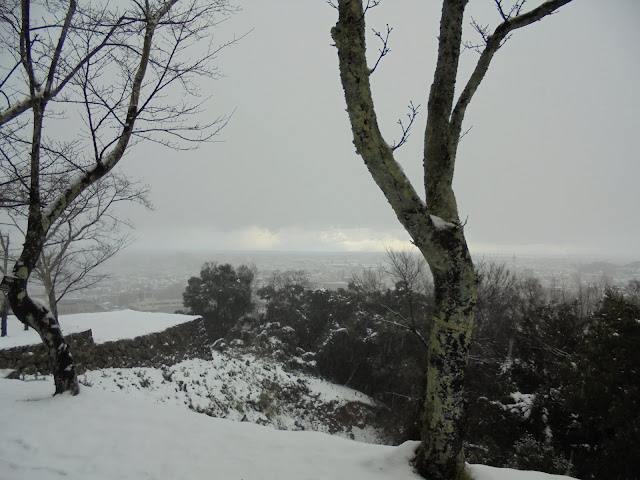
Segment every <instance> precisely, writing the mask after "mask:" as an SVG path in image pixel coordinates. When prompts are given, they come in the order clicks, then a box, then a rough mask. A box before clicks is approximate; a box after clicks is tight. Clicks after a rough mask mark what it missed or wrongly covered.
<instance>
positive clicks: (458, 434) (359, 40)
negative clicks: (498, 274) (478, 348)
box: [331, 0, 571, 480]
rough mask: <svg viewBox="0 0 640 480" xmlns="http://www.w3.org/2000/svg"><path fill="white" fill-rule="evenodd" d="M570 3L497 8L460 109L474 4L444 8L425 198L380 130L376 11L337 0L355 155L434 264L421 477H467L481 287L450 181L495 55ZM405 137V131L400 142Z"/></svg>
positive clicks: (358, 0)
mask: <svg viewBox="0 0 640 480" xmlns="http://www.w3.org/2000/svg"><path fill="white" fill-rule="evenodd" d="M570 1H571V0H547V1H545V2H544V3H542V4H541V5H540V6H538V7H536V8H534V9H532V10H530V11H527V12H523V11H522V5H523V4H524V1H522V0H518V1H517V2H516V5H515V8H512V9H509V8H505V7H504V6H503V3H504V2H503V1H501V0H495V3H496V6H497V8H498V12H499V13H500V16H501V21H502V23H501V24H500V25H499V26H498V27H497V28H496V29H495V30H494V31H493V33H490V32H489V31H488V30H487V29H481V31H480V33H481V35H482V43H481V45H479V46H478V51H479V52H480V56H479V59H478V62H477V64H476V67H475V69H474V70H473V72H472V74H471V76H470V78H469V80H468V81H467V83H466V85H464V86H463V87H462V89H461V90H460V94H459V96H458V98H457V100H456V98H455V86H456V79H457V76H458V61H459V57H460V52H461V49H462V47H463V45H462V29H463V16H464V10H465V7H466V5H467V3H468V0H443V2H442V15H441V20H440V33H439V37H438V58H437V63H436V70H435V75H434V80H433V83H432V85H431V90H430V93H429V99H428V105H427V126H426V132H425V138H424V158H423V161H424V186H425V191H424V198H426V202H425V200H423V197H421V196H420V195H419V194H418V192H417V191H416V189H415V188H414V186H413V185H412V184H411V182H410V181H409V179H408V178H407V176H406V175H405V173H404V172H403V170H402V168H401V167H400V165H399V163H398V162H397V161H396V159H395V158H394V150H395V148H397V146H396V147H394V146H391V145H390V144H389V143H387V142H386V141H385V140H384V138H383V137H382V134H381V132H380V129H379V127H378V120H377V117H376V112H375V110H374V107H373V98H372V93H371V86H370V79H369V77H370V75H371V69H370V68H369V67H368V66H367V60H366V45H365V12H366V9H367V8H369V7H370V6H371V5H370V3H371V2H367V4H366V5H363V0H338V1H337V5H335V3H333V4H334V6H337V8H338V22H337V24H336V25H335V27H334V28H333V29H332V31H331V33H332V37H333V39H334V41H335V44H336V47H337V49H338V59H339V68H340V78H341V81H342V86H343V89H344V93H345V99H346V104H347V112H348V114H349V120H350V122H351V129H352V132H353V139H354V144H355V147H356V151H357V153H358V154H359V155H360V156H361V157H362V158H363V160H364V162H365V164H366V166H367V168H368V170H369V172H370V174H371V176H372V177H373V179H374V181H375V182H376V184H377V185H378V187H379V188H380V189H381V190H382V192H383V194H384V195H385V197H386V198H387V200H388V201H389V203H390V204H391V207H392V208H393V210H394V212H395V214H396V216H397V218H398V220H399V221H400V223H401V224H402V225H403V226H404V228H405V229H406V230H407V232H408V233H409V234H410V236H411V238H412V240H413V243H414V244H415V245H416V246H417V247H418V249H419V250H420V252H421V253H422V255H423V256H424V258H425V259H426V261H427V262H428V264H429V267H430V269H431V273H432V274H433V279H434V286H435V309H434V314H433V323H432V328H431V336H430V341H429V349H430V350H429V357H428V366H427V370H428V372H427V390H426V394H425V417H424V423H423V428H422V435H421V436H422V438H421V446H420V448H419V450H418V454H417V457H416V460H415V464H416V467H417V469H418V471H419V472H420V474H421V475H422V476H424V477H427V478H430V479H433V480H440V479H443V480H444V479H446V480H451V479H454V478H460V476H461V475H463V469H464V455H463V443H462V442H463V435H464V413H465V408H464V396H463V385H464V376H465V370H466V367H467V364H468V353H469V345H470V341H471V333H472V330H473V327H474V306H475V303H476V299H477V288H476V283H477V278H476V274H475V271H474V268H473V262H472V260H471V256H470V254H469V249H468V247H467V243H466V240H465V236H464V231H463V230H464V229H463V227H464V225H463V224H462V222H461V221H460V217H459V214H458V208H457V203H456V197H455V194H454V191H453V187H452V184H453V173H454V167H455V160H456V152H457V148H458V143H459V141H460V138H461V136H462V135H463V133H462V123H463V119H464V115H465V112H466V109H467V107H468V106H469V103H470V102H471V99H472V97H473V95H474V93H475V92H476V90H477V89H478V87H479V85H480V83H481V81H482V79H483V78H484V76H485V74H486V72H487V69H488V68H489V64H490V62H491V59H492V58H493V56H494V54H495V53H496V52H497V51H498V49H499V48H500V47H501V45H502V44H503V42H504V41H505V40H506V39H507V37H508V36H509V34H510V33H512V32H513V31H514V30H516V29H518V28H521V27H524V26H526V25H529V24H531V23H533V22H536V21H538V20H541V19H542V18H543V17H545V16H547V15H549V14H551V13H553V12H554V11H556V10H557V9H558V8H559V7H561V6H563V5H565V4H567V3H569V2H570ZM405 130H406V128H403V137H404V136H405V133H406V132H405Z"/></svg>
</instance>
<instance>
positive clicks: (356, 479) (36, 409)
mask: <svg viewBox="0 0 640 480" xmlns="http://www.w3.org/2000/svg"><path fill="white" fill-rule="evenodd" d="M192 318H195V317H189V316H183V315H171V314H157V313H153V314H149V313H144V312H133V311H125V312H110V313H100V314H82V315H69V316H66V317H62V319H61V323H62V325H63V329H64V331H65V333H72V332H73V331H82V330H86V329H87V328H91V329H92V330H93V334H94V338H96V341H97V342H104V341H109V340H117V339H119V338H132V337H135V336H138V335H142V334H145V333H151V332H154V331H161V330H164V329H166V328H168V327H170V326H173V325H176V324H179V323H182V322H185V321H188V320H190V319H192ZM69 320H71V321H69ZM19 327H20V326H19V325H16V324H10V326H9V334H10V337H9V339H10V340H11V341H12V342H14V345H11V346H15V343H18V342H17V337H22V338H25V337H23V334H22V331H21V329H20V328H19ZM27 333H28V332H27ZM32 333H33V332H32ZM6 340H7V339H2V341H3V342H5V343H0V348H8V346H9V345H7V342H6ZM36 342H37V337H35V338H31V340H29V341H26V340H22V342H21V343H18V344H29V343H36ZM2 376H3V375H2V372H0V377H2ZM81 382H82V383H83V387H82V390H81V393H80V395H78V396H76V397H71V396H68V395H60V396H56V397H52V396H51V393H52V391H53V382H52V380H51V378H50V377H44V378H42V377H41V378H40V379H34V377H30V379H29V380H28V381H22V380H6V379H0V412H2V414H1V415H0V432H1V435H0V480H32V479H33V480H35V479H37V480H41V479H44V480H49V479H52V480H55V479H59V478H60V479H62V478H65V479H67V480H69V479H71V480H74V479H78V480H111V479H116V478H117V479H121V480H126V479H132V480H133V479H136V480H137V479H156V480H164V479H167V480H169V479H171V480H173V479H175V478H184V479H190V480H199V479H207V480H210V479H212V478H213V479H221V480H222V479H224V480H226V479H230V480H240V479H242V480H268V479H278V480H304V479H318V480H325V479H326V480H339V479H345V480H360V479H362V480H364V479H366V480H375V479H378V478H379V479H385V480H388V479H393V480H404V479H419V478H420V477H419V476H418V475H417V474H416V473H415V472H414V471H413V468H412V466H411V463H410V460H411V458H412V457H413V455H414V451H415V448H416V446H417V443H416V442H407V443H405V444H403V445H400V446H397V447H391V446H384V445H376V444H373V443H363V442H374V441H376V440H377V439H376V435H377V434H378V432H377V431H376V430H375V429H374V428H372V427H371V426H370V425H365V424H359V423H358V421H356V422H355V427H354V428H352V430H351V431H345V430H340V429H339V428H337V427H336V425H337V423H334V424H332V423H331V417H332V415H336V414H337V412H341V414H346V415H348V416H349V417H350V418H352V419H354V418H355V419H356V420H358V419H359V418H361V417H359V415H361V414H362V412H360V411H359V407H358V406H362V405H364V406H372V403H373V402H372V400H371V399H369V398H368V397H366V396H365V395H363V394H361V393H359V392H356V391H354V390H351V389H348V388H345V387H341V386H337V385H333V384H330V383H327V382H323V381H321V380H319V379H316V378H313V377H310V376H307V375H301V374H295V373H293V372H290V371H287V370H285V369H283V367H282V365H280V364H278V363H276V362H273V361H269V360H264V359H259V358H257V357H255V356H253V355H249V354H242V353H239V352H237V351H233V350H229V351H225V352H213V359H212V360H210V361H204V360H188V361H184V362H181V363H179V364H176V365H173V366H171V367H164V368H162V369H154V368H133V369H104V370H98V371H90V372H87V373H86V374H85V375H83V376H81ZM187 407H189V408H187ZM193 410H195V411H200V412H205V413H208V414H209V415H214V416H216V417H220V418H212V417H211V416H208V415H202V414H198V413H196V412H195V411H193ZM234 420H235V421H234ZM257 423H258V424H263V425H268V426H262V425H257ZM270 427H276V428H281V429H282V428H285V429H289V430H313V429H315V430H322V431H325V432H332V433H338V434H342V435H343V436H350V437H352V438H356V439H358V440H361V442H356V441H352V440H347V439H344V438H339V437H337V436H335V435H333V436H332V435H328V434H326V433H321V432H311V431H282V430H276V429H274V428H270ZM469 468H470V472H471V473H472V475H473V478H474V479H475V480H552V479H554V480H560V479H568V478H569V477H560V476H554V475H548V474H543V473H537V472H519V471H515V470H509V469H497V468H492V467H486V466H482V465H471V466H470V467H469Z"/></svg>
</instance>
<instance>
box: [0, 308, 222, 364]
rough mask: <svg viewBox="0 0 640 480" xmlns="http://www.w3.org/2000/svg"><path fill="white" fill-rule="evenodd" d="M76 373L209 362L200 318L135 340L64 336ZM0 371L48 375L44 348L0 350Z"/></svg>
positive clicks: (82, 334) (78, 335)
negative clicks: (98, 340)
mask: <svg viewBox="0 0 640 480" xmlns="http://www.w3.org/2000/svg"><path fill="white" fill-rule="evenodd" d="M65 338H66V340H67V343H69V346H70V348H71V353H72V354H73V358H74V360H75V363H76V368H77V371H78V373H79V374H80V373H83V372H84V371H85V370H95V369H99V368H108V367H117V368H129V367H157V366H160V365H173V364H175V363H178V362H181V361H182V360H185V359H187V358H211V351H210V348H209V347H208V346H207V343H208V340H207V334H206V330H205V328H204V321H203V319H202V318H198V319H196V320H192V321H190V322H186V323H182V324H180V325H176V326H175V327H170V328H168V329H166V330H164V331H162V332H157V333H152V334H149V335H143V336H140V337H136V338H130V339H125V340H117V341H114V342H105V343H100V344H96V343H95V342H94V341H93V336H92V334H91V330H87V331H85V332H80V333H75V334H71V335H67V336H66V337H65ZM0 368H11V369H14V370H17V372H18V373H19V374H21V373H40V374H48V373H51V369H50V366H49V358H48V356H47V353H46V350H45V348H44V345H42V344H38V345H27V346H23V347H15V348H10V349H6V350H0Z"/></svg>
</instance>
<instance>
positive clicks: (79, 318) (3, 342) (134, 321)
mask: <svg viewBox="0 0 640 480" xmlns="http://www.w3.org/2000/svg"><path fill="white" fill-rule="evenodd" d="M196 318H198V315H178V314H174V313H155V312H153V313H152V312H137V311H135V310H120V311H117V312H98V313H76V314H73V315H60V320H59V321H60V328H62V333H64V334H65V335H69V334H70V333H77V332H84V331H85V330H89V329H91V332H92V334H93V340H94V341H95V342H96V343H104V342H111V341H114V340H120V339H122V338H135V337H138V336H140V335H148V334H150V333H154V332H161V331H163V330H166V329H167V328H169V327H173V326H175V325H180V324H181V323H185V322H189V321H191V320H194V319H196ZM7 331H8V333H9V335H8V336H7V337H0V349H4V348H13V347H19V346H22V345H33V344H36V343H40V341H41V340H40V337H39V336H38V334H37V333H36V332H35V330H33V329H29V330H27V331H25V330H24V326H23V325H22V323H20V321H18V319H17V318H16V317H14V316H12V315H10V316H9V318H8V319H7Z"/></svg>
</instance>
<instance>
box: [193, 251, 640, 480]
mask: <svg viewBox="0 0 640 480" xmlns="http://www.w3.org/2000/svg"><path fill="white" fill-rule="evenodd" d="M478 273H479V278H480V283H479V298H478V304H477V308H476V317H475V322H476V324H475V326H474V329H473V340H472V345H473V346H472V351H471V360H470V365H469V373H468V375H467V385H466V396H467V402H468V406H469V408H468V419H467V424H466V429H467V434H466V438H467V445H466V455H467V458H468V460H469V461H470V462H478V463H484V464H488V465H494V466H501V467H513V468H519V469H532V470H539V471H545V472H549V473H559V474H571V475H574V476H577V477H578V478H581V479H583V480H586V479H601V478H608V479H609V478H610V479H635V478H637V472H638V471H640V458H639V457H638V456H637V452H638V451H640V404H639V403H640V391H639V390H640V375H639V373H638V372H639V371H640V349H639V348H638V345H639V344H640V282H639V281H637V280H636V281H633V282H631V283H630V284H629V285H628V287H627V288H626V289H623V290H622V291H621V290H613V289H610V288H604V287H599V286H596V285H591V286H580V287H579V288H577V289H576V291H568V290H566V289H560V290H547V289H545V288H543V286H542V285H541V284H540V282H539V281H538V280H536V279H534V278H524V277H521V276H517V275H515V274H513V273H512V272H510V271H509V270H507V269H506V268H505V267H504V266H503V265H497V264H493V263H483V264H481V265H479V266H478ZM255 275H256V271H255V268H251V267H248V266H240V267H238V268H234V267H233V266H231V265H228V264H216V263H207V264H205V265H204V266H203V268H202V271H201V274H200V277H192V278H191V279H190V280H189V284H188V286H187V288H186V290H185V292H184V295H183V297H184V304H185V306H186V307H187V308H189V309H190V311H191V312H192V313H195V314H200V315H203V316H204V318H205V319H206V323H207V325H208V331H209V335H210V339H211V341H212V343H214V342H218V343H220V342H221V341H225V342H227V343H231V344H234V343H235V344H243V345H245V346H247V347H251V348H253V349H258V350H260V351H261V352H262V353H263V354H269V355H272V356H275V357H277V358H279V359H280V360H282V361H284V362H288V363H289V364H293V365H295V366H297V367H299V368H303V369H307V370H310V371H312V372H313V373H315V374H317V375H320V376H322V377H325V378H327V379H329V380H332V381H334V382H336V383H340V384H343V385H346V386H349V387H352V388H355V389H358V390H361V391H363V392H365V393H367V394H369V395H371V396H373V397H375V398H376V399H378V400H379V401H380V402H382V403H384V404H386V405H387V406H388V407H389V409H390V411H391V412H392V416H393V419H394V420H393V421H394V426H395V432H396V440H397V441H398V442H400V441H404V440H408V439H418V438H419V434H420V432H419V425H420V422H419V419H420V417H421V413H422V405H421V402H422V398H423V393H424V389H425V386H426V357H427V352H428V347H429V320H430V318H431V311H432V308H433V288H432V284H431V282H430V281H429V278H430V277H429V275H428V270H427V267H426V265H425V264H424V262H423V260H422V259H421V258H420V257H417V256H413V255H411V254H410V253H407V252H389V255H388V261H387V264H386V265H385V266H384V267H383V268H382V269H380V270H366V271H363V273H362V275H360V276H358V277H354V278H353V280H352V281H351V282H350V283H349V285H348V288H346V289H338V290H327V289H316V288H313V286H312V284H311V282H310V281H309V279H308V278H307V277H306V275H305V273H304V272H302V271H287V272H281V273H276V274H274V275H273V276H272V277H271V278H270V279H269V280H268V281H267V282H266V284H264V285H262V286H260V287H259V288H254V285H253V284H254V279H255ZM389 279H391V283H389ZM220 339H223V340H220Z"/></svg>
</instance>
